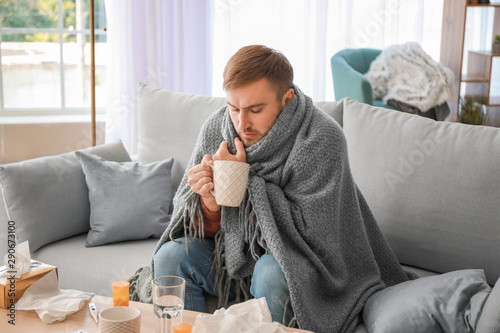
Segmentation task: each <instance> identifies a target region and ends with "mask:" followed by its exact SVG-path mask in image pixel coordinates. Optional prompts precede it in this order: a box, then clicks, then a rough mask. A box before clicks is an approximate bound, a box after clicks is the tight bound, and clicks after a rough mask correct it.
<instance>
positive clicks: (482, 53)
mask: <svg viewBox="0 0 500 333" xmlns="http://www.w3.org/2000/svg"><path fill="white" fill-rule="evenodd" d="M469 53H474V54H478V55H480V56H484V57H494V58H496V57H500V54H498V53H497V54H493V53H491V51H490V50H476V51H474V50H469Z"/></svg>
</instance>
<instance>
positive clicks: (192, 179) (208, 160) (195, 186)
mask: <svg viewBox="0 0 500 333" xmlns="http://www.w3.org/2000/svg"><path fill="white" fill-rule="evenodd" d="M207 164H210V165H214V160H213V159H212V156H210V155H205V156H203V159H202V160H201V163H200V164H198V165H196V166H194V167H193V168H191V169H189V170H188V172H187V177H188V184H189V186H190V187H191V190H192V191H193V192H194V193H198V194H199V195H200V196H201V199H202V200H203V203H204V204H205V207H207V208H208V210H209V211H212V212H217V211H219V210H220V208H221V207H220V206H219V205H217V202H215V197H214V196H213V195H212V193H210V190H213V189H214V180H213V172H212V168H211V167H210V166H208V165H207Z"/></svg>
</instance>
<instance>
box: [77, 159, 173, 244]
mask: <svg viewBox="0 0 500 333" xmlns="http://www.w3.org/2000/svg"><path fill="white" fill-rule="evenodd" d="M76 155H77V157H78V159H79V160H80V163H81V165H82V169H83V172H84V173H85V180H86V181H87V186H88V188H89V198H90V228H91V229H90V231H89V233H88V236H87V242H86V243H85V245H86V246H87V247H91V246H98V245H102V244H108V243H115V242H121V241H126V240H133V239H145V238H149V237H157V238H159V237H160V236H161V235H162V234H163V231H165V229H166V228H167V225H168V223H169V222H170V214H169V208H170V201H171V199H172V183H171V180H170V172H171V169H172V164H173V160H172V159H171V158H169V159H167V160H163V161H159V162H153V163H149V164H140V163H138V162H121V163H120V162H112V161H107V160H105V159H103V158H101V157H99V156H96V155H93V154H87V153H84V152H78V151H77V152H76Z"/></svg>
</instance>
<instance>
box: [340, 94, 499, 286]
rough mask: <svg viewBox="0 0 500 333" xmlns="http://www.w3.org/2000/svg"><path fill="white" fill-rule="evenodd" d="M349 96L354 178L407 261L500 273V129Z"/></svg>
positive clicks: (347, 108)
mask: <svg viewBox="0 0 500 333" xmlns="http://www.w3.org/2000/svg"><path fill="white" fill-rule="evenodd" d="M343 103H344V110H343V112H344V132H345V135H346V138H347V145H348V150H349V163H350V167H351V170H352V174H353V177H354V179H355V181H356V183H357V185H358V186H359V188H360V189H361V192H362V193H363V195H364V196H365V198H366V200H367V202H368V204H369V206H370V208H371V209H372V211H373V214H374V215H375V217H376V220H377V222H378V223H379V225H380V228H381V229H382V232H383V233H384V235H385V236H386V238H387V240H388V241H389V243H390V245H391V247H392V248H393V250H394V252H395V253H396V255H397V257H398V259H399V260H400V262H401V263H403V264H407V265H410V266H416V267H420V268H423V269H426V270H431V271H436V272H439V273H444V272H449V271H452V270H459V269H467V268H482V269H484V270H485V273H486V277H487V279H488V282H489V283H490V284H493V283H495V281H496V280H497V279H498V277H499V276H500V261H499V260H498V256H497V255H494V254H497V253H500V229H499V216H500V205H499V204H498V198H499V197H500V177H498V175H499V174H500V154H498V152H499V151H500V129H499V128H493V127H485V126H472V125H465V124H460V123H451V122H436V121H434V120H431V119H427V118H424V117H419V116H415V115H410V114H406V113H403V112H396V111H391V110H387V109H383V108H377V107H373V106H370V105H367V104H363V103H359V102H356V101H353V100H350V99H345V100H343Z"/></svg>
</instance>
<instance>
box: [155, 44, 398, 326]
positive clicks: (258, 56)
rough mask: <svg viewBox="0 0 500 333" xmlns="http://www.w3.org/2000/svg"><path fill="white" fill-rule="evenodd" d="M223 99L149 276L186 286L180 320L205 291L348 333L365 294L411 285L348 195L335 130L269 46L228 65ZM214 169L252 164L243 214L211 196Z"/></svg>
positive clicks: (353, 195)
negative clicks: (228, 163) (257, 302)
mask: <svg viewBox="0 0 500 333" xmlns="http://www.w3.org/2000/svg"><path fill="white" fill-rule="evenodd" d="M224 88H225V90H226V92H227V105H228V106H227V107H224V108H222V109H220V110H218V111H217V112H216V113H214V114H213V115H212V116H211V117H210V118H209V119H208V120H207V121H206V123H205V124H204V126H203V128H202V130H201V133H200V136H199V139H198V142H197V144H196V147H195V150H194V152H193V155H192V158H191V161H190V163H189V166H188V171H187V173H186V175H185V176H184V178H183V180H182V182H181V185H180V187H179V190H178V191H177V193H176V195H175V198H174V212H173V215H172V221H171V224H170V225H169V227H168V228H167V230H166V232H165V234H164V235H163V237H162V238H161V240H160V242H159V245H158V246H157V250H156V251H155V252H156V254H155V256H154V258H153V267H154V276H161V275H178V276H182V277H184V278H185V279H186V298H185V307H186V309H194V310H197V311H206V306H205V301H204V297H203V292H207V293H210V294H213V295H217V296H218V297H219V300H222V301H225V300H227V299H229V298H237V299H239V297H240V295H243V296H244V297H245V298H248V297H249V294H248V292H251V294H252V295H253V296H254V297H256V298H260V297H265V298H266V301H267V304H268V305H269V309H270V311H271V314H272V317H273V320H275V321H279V322H284V323H285V324H286V323H288V322H289V321H290V319H292V317H294V319H295V320H296V321H297V322H298V324H299V325H300V327H302V328H305V329H308V330H312V331H314V332H318V333H321V332H350V331H352V330H353V329H354V328H355V326H356V324H357V323H358V321H359V314H360V312H361V310H362V307H363V305H364V303H365V301H366V300H367V298H368V297H369V296H370V295H372V294H373V293H374V292H376V291H378V290H380V289H382V288H384V287H386V286H389V285H393V284H396V283H399V282H402V281H405V280H407V277H406V275H405V273H404V272H403V271H402V270H401V268H400V266H399V264H398V262H397V260H396V258H395V257H394V255H393V253H392V252H391V250H390V248H389V246H388V245H387V243H386V242H385V240H384V238H383V236H382V235H381V233H380V231H379V229H378V227H377V224H376V222H375V220H374V218H373V216H372V214H371V212H370V210H369V208H368V206H367V204H366V202H365V201H364V199H363V197H362V195H361V193H360V192H359V190H358V188H357V187H356V185H355V184H354V181H353V179H352V176H351V173H350V170H349V165H348V159H347V146H346V142H345V138H344V135H343V132H342V130H341V128H340V127H339V126H338V124H337V123H336V122H335V121H334V120H333V119H331V118H330V117H329V116H327V115H326V114H324V113H323V112H322V111H320V110H318V109H317V108H315V107H314V106H313V104H312V101H311V99H310V98H308V97H307V96H305V95H304V94H303V93H302V92H301V91H300V90H299V89H298V88H297V87H296V86H294V85H293V69H292V67H291V65H290V63H289V62H288V60H287V59H286V58H285V57H284V55H282V54H281V53H280V52H278V51H276V50H273V49H270V48H267V47H265V46H261V45H252V46H247V47H244V48H242V49H240V50H239V51H238V52H237V53H236V54H235V55H233V57H232V58H231V59H230V60H229V62H228V64H227V65H226V68H225V70H224ZM214 160H237V161H242V162H247V163H249V164H250V175H249V182H248V185H247V192H246V197H245V199H244V200H243V202H242V204H241V206H240V207H220V206H218V205H217V203H216V202H215V199H214V197H213V196H212V194H211V193H210V190H212V189H213V179H212V170H211V168H210V167H209V166H208V165H207V164H212V163H213V161H214ZM288 300H290V302H288ZM288 303H290V304H291V306H286V304H288Z"/></svg>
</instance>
